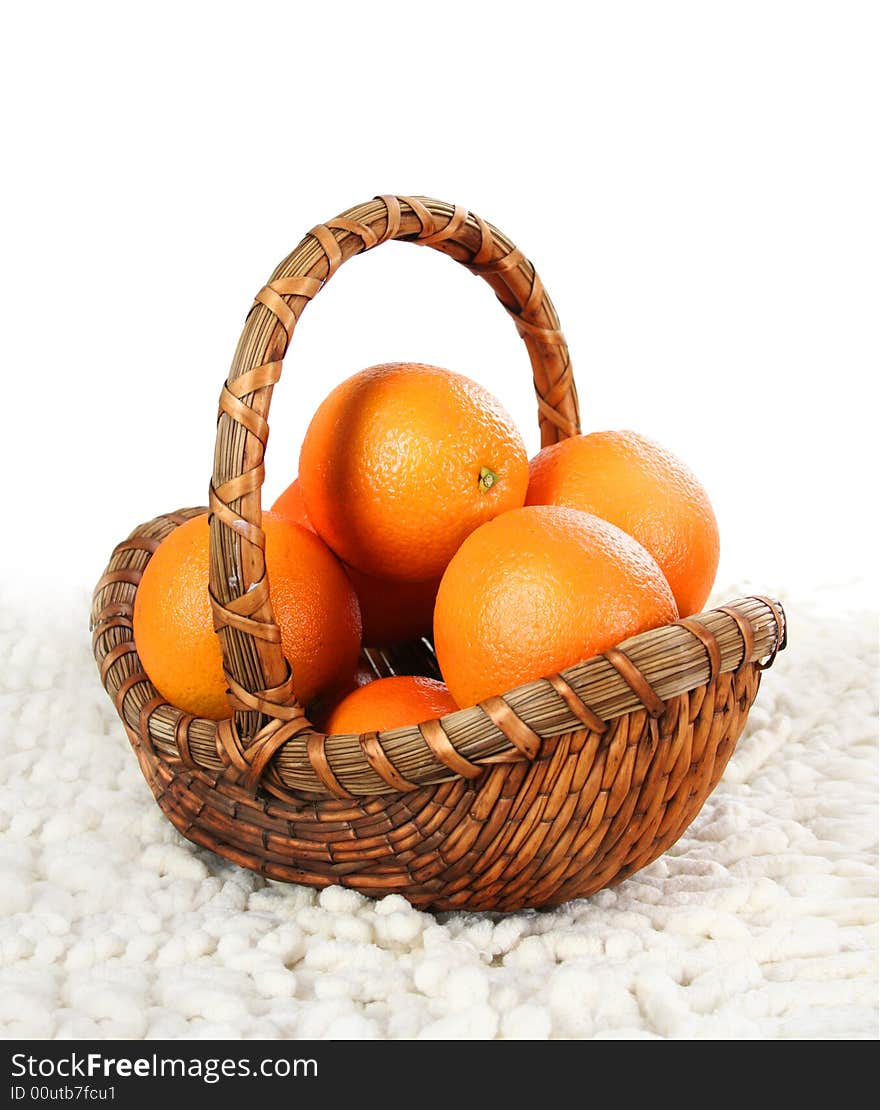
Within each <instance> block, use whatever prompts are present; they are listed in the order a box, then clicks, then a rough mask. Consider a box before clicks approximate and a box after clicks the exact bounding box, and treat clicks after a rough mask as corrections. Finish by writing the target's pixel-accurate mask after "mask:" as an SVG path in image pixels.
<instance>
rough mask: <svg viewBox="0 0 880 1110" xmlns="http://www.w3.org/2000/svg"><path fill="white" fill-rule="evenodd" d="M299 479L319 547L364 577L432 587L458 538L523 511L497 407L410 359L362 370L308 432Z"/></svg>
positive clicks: (506, 424) (518, 460)
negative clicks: (503, 515)
mask: <svg viewBox="0 0 880 1110" xmlns="http://www.w3.org/2000/svg"><path fill="white" fill-rule="evenodd" d="M299 480H300V485H301V487H302V494H303V499H304V501H305V506H306V510H307V512H308V516H309V519H310V520H311V522H312V524H313V525H314V527H315V530H316V531H317V533H318V535H320V536H321V537H322V538H323V539H324V540H325V541H326V542H327V543H328V544H329V545H330V547H331V548H332V549H333V550H334V551H335V552H336V553H337V555H339V557H340V558H342V559H344V560H345V562H347V563H350V564H351V565H352V566H354V567H356V568H357V569H358V570H360V571H362V572H363V573H364V574H369V575H371V576H373V577H374V578H386V579H387V578H393V579H403V580H406V581H410V582H424V581H427V580H428V579H431V578H434V579H437V578H439V577H440V575H441V574H442V573H443V570H444V569H445V567H446V564H447V563H448V562H449V560H450V559H451V558H452V556H453V554H454V553H455V551H456V550H457V549H458V547H459V545H460V544H461V542H462V540H464V539H465V537H466V536H468V535H470V533H471V532H472V531H473V530H474V529H475V528H476V527H478V525H480V524H482V523H483V522H484V521H487V520H491V518H492V517H495V516H497V515H498V514H499V513H502V512H504V511H505V510H507V509H512V508H515V507H517V506H519V505H522V503H523V500H524V499H525V493H526V488H527V486H528V459H527V457H526V453H525V447H524V445H523V441H522V437H521V436H520V434H519V432H518V431H517V430H516V428H515V427H514V424H513V421H512V420H511V418H510V417H509V416H508V414H507V413H506V412H505V411H504V409H503V408H502V407H501V405H500V403H499V402H498V401H497V400H496V399H495V398H494V397H493V396H492V394H491V393H488V392H487V391H486V390H485V389H483V388H482V387H481V386H479V385H477V384H476V383H475V382H472V381H470V379H468V378H465V377H462V375H460V374H453V373H452V372H450V371H449V370H442V369H439V368H438V367H436V366H424V365H421V364H418V363H387V364H384V365H381V366H373V367H370V368H369V369H367V370H362V371H361V372H360V373H359V374H355V375H354V376H353V377H351V378H349V379H348V380H347V381H344V382H343V383H342V384H341V385H339V386H337V387H336V389H334V390H333V391H332V392H331V393H330V394H329V396H328V397H326V398H325V400H324V401H323V402H322V403H321V405H320V406H319V408H318V410H317V412H316V413H315V415H314V417H313V418H312V422H311V424H310V425H309V427H308V430H307V432H306V435H305V439H304V441H303V445H302V451H301V453H300V460H299Z"/></svg>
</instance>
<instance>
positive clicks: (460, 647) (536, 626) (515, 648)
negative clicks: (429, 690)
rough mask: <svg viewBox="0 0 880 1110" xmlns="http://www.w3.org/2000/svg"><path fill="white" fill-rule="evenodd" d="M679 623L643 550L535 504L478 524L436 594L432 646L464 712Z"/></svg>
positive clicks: (568, 513) (602, 526) (580, 516)
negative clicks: (628, 640)
mask: <svg viewBox="0 0 880 1110" xmlns="http://www.w3.org/2000/svg"><path fill="white" fill-rule="evenodd" d="M677 618H678V611H677V609H676V607H675V599H674V598H673V596H672V591H671V590H670V588H669V584H668V583H667V581H666V579H665V578H664V577H663V572H662V571H661V570H660V568H659V567H658V566H657V564H656V562H655V561H654V560H653V559H652V558H651V556H650V555H649V554H648V552H647V551H645V549H644V548H643V547H642V546H641V544H638V543H636V541H635V540H634V539H633V538H632V537H631V536H628V535H627V534H626V533H625V532H622V531H621V530H620V529H619V528H616V527H615V526H614V525H613V524H609V523H608V522H607V521H605V520H600V519H599V517H596V516H591V515H589V514H588V513H581V512H578V511H577V510H575V509H565V508H560V507H558V506H549V505H537V506H529V507H526V508H522V509H514V510H512V511H511V512H509V513H505V514H504V515H503V516H500V517H498V518H497V519H496V520H492V521H490V522H489V523H488V524H484V525H482V527H480V528H478V529H477V530H476V531H475V532H474V533H472V535H470V536H468V538H467V539H466V540H465V541H464V543H463V544H462V545H461V547H460V548H459V549H458V552H457V553H456V555H455V556H454V558H453V559H452V561H451V562H450V564H449V566H448V567H447V568H446V573H445V574H444V575H443V578H442V580H441V582H440V590H439V592H438V594H437V605H436V608H435V610H434V646H435V649H436V652H437V661H438V663H439V664H440V670H441V673H442V674H443V677H444V679H445V680H446V684H447V686H448V687H449V692H450V693H451V694H452V696H453V697H454V698H455V700H456V702H457V703H458V704H459V705H460V706H462V707H465V706H469V705H474V704H475V703H476V702H478V701H482V700H483V699H484V698H487V697H489V696H490V695H492V694H502V693H505V692H506V691H507V690H510V689H511V688H512V687H514V686H518V685H520V684H521V683H524V682H529V681H531V680H532V679H535V678H541V677H544V676H546V675H551V674H555V673H556V672H557V671H560V670H562V669H563V668H564V667H569V666H571V665H572V664H574V663H578V662H580V661H581V660H583V659H589V658H590V657H591V656H593V655H596V654H598V653H600V652H603V651H606V650H607V649H608V648H610V647H613V646H614V645H615V644H617V643H619V642H620V641H621V640H625V639H626V638H627V637H628V636H633V635H635V634H636V633H638V632H644V631H646V630H647V629H649V628H656V627H658V626H659V625H663V624H668V623H670V622H671V621H674V620H676V619H677Z"/></svg>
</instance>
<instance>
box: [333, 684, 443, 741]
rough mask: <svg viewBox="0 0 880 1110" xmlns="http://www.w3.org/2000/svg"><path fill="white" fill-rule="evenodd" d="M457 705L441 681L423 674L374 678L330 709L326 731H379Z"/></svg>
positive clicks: (414, 722) (426, 718)
mask: <svg viewBox="0 0 880 1110" xmlns="http://www.w3.org/2000/svg"><path fill="white" fill-rule="evenodd" d="M457 708H458V706H457V705H456V704H455V702H454V701H453V700H452V698H451V697H450V694H449V691H448V690H447V689H446V687H445V685H444V684H443V683H442V682H437V680H436V679H433V678H424V677H423V676H422V675H398V676H396V677H395V678H377V679H376V681H375V682H370V683H368V684H367V685H366V686H359V687H358V688H357V689H356V690H353V691H352V692H351V693H350V694H348V695H347V696H346V697H344V698H343V699H342V701H341V702H340V703H339V704H338V705H337V706H336V708H335V709H334V710H333V711H332V712H331V714H330V716H329V718H328V719H327V726H326V730H325V731H326V732H328V733H340V732H357V733H361V732H382V731H383V730H384V729H389V728H403V726H404V725H417V724H420V723H421V722H422V721H430V720H433V719H434V718H435V717H442V716H444V715H445V714H446V713H454V712H455V710H456V709H457Z"/></svg>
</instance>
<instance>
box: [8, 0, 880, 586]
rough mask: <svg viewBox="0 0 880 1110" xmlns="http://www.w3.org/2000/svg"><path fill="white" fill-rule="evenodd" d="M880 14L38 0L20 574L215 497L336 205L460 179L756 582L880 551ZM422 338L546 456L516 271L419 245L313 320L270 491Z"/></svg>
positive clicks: (607, 417) (22, 255)
mask: <svg viewBox="0 0 880 1110" xmlns="http://www.w3.org/2000/svg"><path fill="white" fill-rule="evenodd" d="M877 11H878V9H877V6H876V5H873V4H858V3H846V2H833V3H819V4H816V3H808V2H804V3H791V4H788V3H778V2H772V0H763V2H761V3H748V2H745V3H744V2H739V3H729V4H720V3H663V4H657V3H647V4H641V3H619V4H611V3H608V4H590V3H582V4H575V3H572V2H565V3H560V2H555V0H543V2H542V3H540V4H534V3H518V2H508V3H504V4H489V3H477V2H473V0H472V2H471V3H467V4H465V3H459V2H457V0H453V2H446V3H444V4H442V5H423V4H400V5H391V6H388V5H370V4H366V3H361V4H333V3H326V2H325V3H322V4H315V5H309V6H306V5H304V4H294V3H280V4H273V3H261V2H252V3H247V4H245V3H240V4H236V5H231V4H230V5H224V4H220V3H212V4H197V3H184V2H177V3H174V4H162V3H151V4H137V5H135V4H130V3H129V4H114V5H109V4H108V5H98V4H90V3H78V4H69V5H67V4H65V5H62V4H60V3H57V4H40V5H24V4H20V5H15V6H14V7H13V6H12V5H7V6H5V8H4V15H3V26H2V35H0V96H2V103H3V120H2V149H3V153H4V156H5V166H6V168H5V170H4V171H3V176H2V179H0V189H2V193H3V204H2V208H0V212H2V221H3V236H2V254H0V267H2V276H0V280H2V305H3V319H4V326H3V333H4V334H3V348H2V350H3V358H4V362H5V373H4V390H3V436H2V460H0V462H2V474H3V478H4V489H3V502H4V510H5V511H4V529H3V532H4V535H3V542H2V560H3V573H4V576H5V578H6V580H7V582H13V583H18V582H21V583H22V584H24V583H26V582H32V581H33V580H34V579H37V580H40V581H46V582H48V581H50V580H57V579H70V580H71V581H75V582H76V583H78V584H80V585H84V586H85V585H91V584H92V583H93V582H94V581H95V580H96V579H97V577H98V576H99V574H100V573H101V571H102V569H103V567H104V565H105V562H106V559H107V556H108V554H109V552H110V549H111V548H112V547H113V545H114V544H115V543H116V542H117V541H118V540H119V539H121V538H122V537H123V536H124V535H126V534H127V533H128V531H129V530H130V529H131V528H132V527H133V526H134V525H135V524H137V523H139V522H141V521H143V520H146V519H149V518H150V517H151V516H153V515H155V514H157V513H159V512H162V511H165V510H170V509H174V508H177V507H179V506H183V505H190V504H201V503H204V501H205V498H206V490H207V484H208V479H209V475H210V467H211V455H212V448H213V431H214V427H213V425H214V415H215V411H216V409H215V406H216V400H217V396H218V393H219V390H220V386H221V383H222V381H223V379H224V377H225V374H226V370H227V368H228V365H229V362H230V359H231V357H232V353H233V349H234V347H235V343H236V340H237V337H238V334H239V331H240V328H241V326H242V324H243V321H244V316H245V313H246V311H247V309H248V307H249V305H250V302H251V299H252V297H253V295H254V293H255V292H256V291H257V290H258V289H259V288H260V286H261V285H262V284H263V282H264V281H265V280H266V278H267V277H268V275H269V273H270V271H271V270H272V268H273V267H274V266H275V264H276V263H277V262H278V261H279V260H280V259H281V258H282V257H283V256H284V255H285V254H287V253H288V251H289V250H291V249H292V248H293V247H294V246H295V244H296V243H297V242H298V241H299V239H300V238H301V237H302V236H303V235H304V234H305V232H306V231H308V229H309V228H310V227H312V226H313V225H314V224H315V223H318V222H320V221H321V220H325V219H329V218H331V217H332V216H334V215H336V214H337V213H339V212H340V211H342V210H343V209H345V208H347V207H349V206H350V205H352V204H355V203H358V202H360V201H362V200H365V199H367V198H369V197H371V196H373V195H374V194H376V193H380V192H399V193H417V194H418V193H422V194H428V195H433V196H437V197H441V198H443V199H447V200H451V201H455V202H459V203H462V204H464V205H465V206H467V207H470V208H471V209H472V210H473V211H475V212H478V213H479V214H481V215H482V216H484V217H485V218H487V219H489V220H490V221H492V222H493V223H495V224H497V225H498V226H499V227H500V228H502V229H503V230H504V231H505V232H506V233H507V234H509V235H510V236H511V238H513V240H514V241H515V242H516V243H517V244H518V245H519V246H521V247H522V249H523V250H524V251H525V252H526V254H528V255H529V256H530V257H531V258H532V260H533V261H534V262H535V264H536V266H537V268H538V271H539V273H540V274H541V276H542V277H543V279H544V281H545V284H546V285H547V287H548V289H549V291H550V294H551V296H552V297H553V299H554V301H555V303H556V306H557V308H558V310H559V313H560V317H561V320H562V325H563V328H564V330H565V332H566V334H567V337H568V340H569V343H570V346H571V350H572V354H573V359H574V365H575V372H576V378H577V382H578V385H579V392H580V397H581V408H582V415H583V423H584V428H585V430H594V429H598V428H615V427H631V428H634V429H636V430H639V431H641V432H643V433H645V434H647V435H650V436H653V437H654V438H657V439H659V440H661V441H662V442H663V443H665V444H666V445H667V446H668V447H670V448H671V449H672V450H674V451H675V452H677V453H678V454H679V455H680V456H682V457H683V458H684V459H685V460H686V461H687V462H688V463H689V464H690V465H691V466H692V468H693V469H694V470H695V471H696V472H697V474H698V475H699V476H700V477H701V479H702V480H703V482H704V484H705V485H706V487H707V489H708V491H709V493H710V496H711V498H712V500H713V502H714V504H715V507H716V512H717V515H718V518H719V522H720V526H721V531H722V546H723V555H722V565H721V569H720V572H719V581H720V582H721V581H723V582H725V583H742V584H744V585H746V586H749V587H750V588H754V589H768V590H769V589H774V590H777V591H779V590H783V591H784V590H785V588H786V586H788V585H791V586H792V587H793V586H794V585H795V584H804V583H807V584H809V583H811V582H814V581H823V582H830V581H843V580H852V579H853V578H860V577H861V578H864V577H865V576H867V575H869V574H871V573H872V571H873V567H874V563H875V561H876V554H875V548H874V542H875V539H876V469H877V467H876V462H877V454H876V446H875V443H876V435H877V433H876V426H877V415H878V410H877V402H876V374H877V369H878V353H880V352H878V303H880V302H878V294H880V283H878V259H880V225H878V208H880V205H878V198H880V173H878V149H880V146H878V104H880V83H878V76H877V71H878V65H877V58H878V50H880V36H878V19H877ZM397 359H414V360H421V361H427V362H434V363H438V364H440V365H445V366H449V367H450V368H453V369H456V370H459V371H461V372H463V373H466V374H469V375H470V376H472V377H474V378H476V379H478V380H479V381H481V382H482V383H483V384H485V385H486V386H488V387H489V388H491V389H492V390H493V391H495V392H496V393H497V394H498V395H499V396H500V397H501V398H502V400H503V401H504V403H505V404H506V405H507V407H508V409H509V410H510V412H511V413H512V414H513V415H514V417H515V418H516V420H517V422H518V423H519V425H520V427H521V428H522V429H523V432H524V434H525V436H526V440H527V444H528V447H529V450H530V453H531V452H533V451H534V450H536V449H537V432H536V423H535V416H534V413H535V408H534V399H533V395H532V391H531V383H530V376H529V368H528V361H527V358H526V355H525V351H524V349H523V348H522V345H521V343H520V341H519V339H518V338H517V336H516V333H515V330H514V329H513V327H512V326H511V324H510V321H509V320H508V319H507V317H506V315H505V314H504V312H503V311H502V310H501V309H500V308H499V307H498V306H497V305H496V304H495V302H494V300H493V297H492V294H491V291H490V290H489V289H488V287H487V286H485V285H484V284H483V283H482V282H479V281H477V280H476V279H474V278H473V277H471V276H470V275H469V274H467V273H466V272H465V271H464V270H462V269H460V268H459V267H456V266H455V265H454V264H453V263H451V262H450V261H449V260H447V259H445V258H443V257H441V256H439V255H438V254H436V253H435V252H432V251H426V250H421V251H419V250H415V249H414V248H412V247H410V246H408V245H402V244H387V245H386V246H384V247H383V248H382V249H381V250H379V251H376V252H373V253H372V254H370V255H367V256H365V257H363V258H361V259H357V260H356V261H354V262H353V263H352V264H351V265H350V266H347V267H346V268H345V269H344V270H343V271H341V272H340V273H339V274H338V275H337V276H336V277H335V278H334V280H333V282H332V284H331V285H330V286H328V288H327V289H326V290H325V291H324V292H322V294H321V296H320V297H319V298H318V299H317V300H316V301H315V302H314V303H313V305H312V306H310V308H309V310H308V312H307V313H306V314H305V316H304V318H303V321H302V323H301V325H300V327H299V329H298V330H297V334H296V336H295V338H294V342H293V345H292V348H291V351H290V354H289V356H288V359H287V362H286V366H285V375H284V379H283V380H282V383H281V385H280V386H279V388H278V389H277V390H276V395H275V403H274V407H273V410H272V413H271V425H272V435H271V438H270V445H269V453H268V459H267V464H268V478H267V485H266V490H265V497H264V504H265V503H268V501H269V500H271V499H272V498H273V497H274V496H275V494H277V493H278V492H279V491H280V490H281V489H282V488H283V487H284V486H285V485H286V484H287V482H288V481H290V480H291V479H292V478H293V477H294V476H295V473H296V463H297V455H298V450H299V441H300V438H301V435H302V433H303V430H304V428H305V425H306V423H307V421H308V418H309V416H310V414H311V412H312V410H313V409H314V407H315V406H316V405H317V404H318V402H319V401H320V399H321V398H322V397H323V395H324V394H325V393H326V392H327V391H328V390H329V388H330V387H331V386H332V385H333V384H334V383H335V382H337V381H339V380H341V379H342V378H343V377H346V376H348V375H349V374H351V373H352V372H354V371H355V370H358V369H360V368H361V367H363V366H367V365H369V364H371V363H374V362H379V361H384V360H397ZM871 594H872V595H873V589H871Z"/></svg>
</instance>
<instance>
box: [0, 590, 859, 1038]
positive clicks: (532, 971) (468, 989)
mask: <svg viewBox="0 0 880 1110" xmlns="http://www.w3.org/2000/svg"><path fill="white" fill-rule="evenodd" d="M739 592H740V591H739V590H738V589H737V588H736V587H733V588H732V589H731V590H729V591H725V592H723V593H718V594H717V597H718V598H719V599H723V598H730V597H734V596H737V594H738V593H739ZM777 596H781V597H782V598H783V600H784V602H785V604H786V608H787V611H788V614H789V619H790V624H791V646H790V648H789V650H788V651H787V652H785V653H784V654H783V655H780V656H779V658H778V659H777V662H776V664H775V666H774V668H773V670H771V671H770V672H768V673H767V675H765V677H764V682H763V685H762V689H761V691H760V693H759V695H758V701H757V703H756V706H755V708H754V709H753V711H752V714H751V717H750V720H749V724H748V726H747V731H746V734H745V735H744V737H743V739H742V740H741V741H740V744H739V747H738V749H737V751H736V753H735V754H734V757H733V759H732V761H731V763H730V765H729V767H728V769H727V771H726V773H725V776H724V778H723V780H722V782H721V784H720V785H719V787H718V788H717V790H716V791H715V793H714V794H713V796H712V797H711V798H710V799H709V801H708V802H707V804H706V805H705V807H704V809H703V811H702V812H701V814H700V816H699V817H698V818H697V820H696V822H695V823H694V825H693V826H692V827H691V829H690V830H689V831H688V832H687V833H686V834H685V836H684V837H683V838H682V839H681V840H680V841H679V842H678V844H677V845H675V847H674V848H673V849H672V850H671V851H669V852H668V853H667V854H666V855H665V856H664V857H662V858H661V859H660V860H658V861H657V862H655V863H654V864H653V865H652V866H651V867H649V868H647V869H646V870H645V871H643V872H641V873H640V874H638V875H636V876H635V877H633V878H631V879H630V880H628V881H627V882H625V883H623V884H622V885H621V886H620V887H618V888H617V889H615V890H611V891H604V892H602V893H600V894H598V895H596V896H595V897H593V898H591V899H589V900H585V901H580V902H575V903H571V904H569V905H567V906H564V907H562V908H560V909H557V910H555V911H552V912H546V913H535V912H528V913H519V914H513V915H509V916H494V915H488V914H476V915H468V914H464V913H456V914H444V915H440V916H433V915H431V914H427V913H419V912H417V911H415V910H413V909H411V908H410V907H409V906H408V904H407V903H406V902H405V901H404V900H403V899H402V898H400V897H397V896H391V897H387V898H384V899H382V900H381V901H370V900H369V899H366V898H362V897H360V896H359V895H357V894H355V893H353V892H351V891H346V890H343V889H341V888H339V887H334V888H331V889H329V890H326V891H324V892H323V893H320V894H319V893H316V892H315V891H312V890H310V889H307V888H304V887H291V886H285V885H282V884H278V883H272V882H265V881H263V880H262V879H259V878H257V877H256V876H254V875H252V874H250V873H249V872H246V871H243V870H241V869H239V868H237V867H235V866H233V865H232V864H228V863H225V862H223V861H222V860H220V859H218V858H217V857H215V856H213V855H212V854H211V853H209V852H207V851H203V850H200V849H197V848H195V847H193V846H192V845H190V844H188V843H187V842H185V841H184V840H182V839H181V838H180V837H179V836H178V835H177V833H176V832H175V831H174V830H173V828H172V827H171V826H170V825H169V824H168V823H167V822H166V820H165V818H164V817H163V816H162V814H161V812H160V811H159V809H158V807H157V806H156V805H155V803H154V801H153V799H152V796H151V795H150V793H149V790H148V788H147V786H146V784H145V783H144V781H143V779H142V777H141V774H140V771H139V769H138V766H137V763H136V761H135V759H134V756H133V755H132V753H131V750H130V748H129V746H128V742H127V740H126V738H125V734H124V732H123V730H122V728H121V725H120V724H119V721H118V718H117V717H116V715H115V711H114V710H113V707H112V706H111V704H110V701H109V699H108V698H107V696H106V694H105V693H104V691H103V690H102V689H101V687H100V684H99V682H98V678H97V673H96V669H95V666H94V661H93V659H92V656H91V654H90V650H89V642H88V634H87V628H86V625H87V616H86V598H85V595H84V594H82V593H66V594H65V593H63V592H59V593H58V595H57V596H55V597H46V596H41V597H39V598H38V597H37V596H36V595H34V596H31V595H27V594H26V595H25V596H18V597H16V596H15V595H14V592H12V591H10V590H9V587H8V586H7V587H5V595H4V597H3V598H2V608H0V658H2V666H0V691H2V693H0V706H2V724H0V730H2V731H0V835H2V842H0V910H2V924H0V1030H2V1034H3V1036H5V1037H26V1038H38V1037H40V1038H42V1037H46V1038H50V1037H58V1038H61V1037H104V1038H107V1037H126V1038H152V1037H173V1038H216V1037H244V1038H309V1037H316V1038H414V1037H428V1038H463V1037H471V1038H494V1037H519V1038H543V1037H556V1038H568V1039H572V1038H590V1037H625V1038H635V1037H662V1038H682V1037H709V1038H727V1039H729V1038H738V1039H742V1038H832V1037H847V1038H852V1037H863V1038H867V1037H873V1036H876V1035H877V968H876V962H875V958H876V939H877V934H876V920H877V870H876V861H877V855H876V845H877V777H876V768H877V761H876V754H877V723H876V709H877V685H876V684H877V658H876V656H877V624H876V618H875V617H874V615H873V614H872V613H871V612H868V613H865V612H864V611H862V610H861V609H860V607H859V604H858V596H859V595H858V594H857V595H856V601H855V603H850V602H849V601H847V600H846V598H845V596H844V595H843V594H841V593H836V592H835V593H832V592H828V591H826V592H825V593H824V594H822V593H816V594H815V595H814V596H812V597H803V596H797V597H787V596H786V595H785V592H784V591H780V592H779V593H778V594H777ZM864 596H866V595H864Z"/></svg>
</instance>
